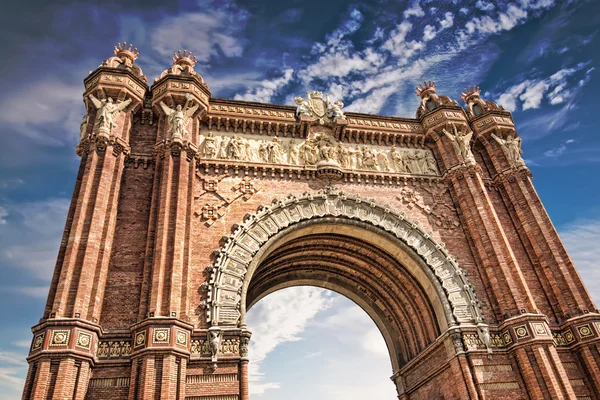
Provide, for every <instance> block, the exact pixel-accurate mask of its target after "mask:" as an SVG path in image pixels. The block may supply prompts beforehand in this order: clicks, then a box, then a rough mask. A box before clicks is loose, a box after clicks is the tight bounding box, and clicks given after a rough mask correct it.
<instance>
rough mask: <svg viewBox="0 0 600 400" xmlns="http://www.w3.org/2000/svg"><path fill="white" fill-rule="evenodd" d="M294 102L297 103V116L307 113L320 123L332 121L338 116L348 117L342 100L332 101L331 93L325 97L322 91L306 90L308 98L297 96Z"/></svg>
mask: <svg viewBox="0 0 600 400" xmlns="http://www.w3.org/2000/svg"><path fill="white" fill-rule="evenodd" d="M294 102H295V103H296V104H297V106H298V107H297V108H296V116H297V117H299V116H301V115H306V116H309V117H311V118H312V119H313V120H314V121H319V123H320V124H324V123H326V122H332V121H333V120H335V119H336V118H340V119H346V116H345V115H344V112H343V111H342V108H344V103H342V102H341V101H335V102H332V101H331V100H330V99H329V95H326V96H325V98H323V93H322V92H317V91H313V92H306V100H305V99H303V98H302V97H296V98H295V99H294Z"/></svg>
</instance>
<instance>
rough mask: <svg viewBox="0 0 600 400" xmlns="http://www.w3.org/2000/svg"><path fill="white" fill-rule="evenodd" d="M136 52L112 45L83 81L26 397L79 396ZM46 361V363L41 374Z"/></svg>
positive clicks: (133, 88)
mask: <svg viewBox="0 0 600 400" xmlns="http://www.w3.org/2000/svg"><path fill="white" fill-rule="evenodd" d="M136 58H137V50H134V49H132V48H131V47H130V48H126V47H125V46H121V45H118V47H115V57H113V58H111V59H109V60H107V61H105V62H104V63H103V64H102V65H101V66H100V67H99V68H98V69H97V70H95V71H94V72H92V73H90V75H89V76H88V77H87V78H86V79H85V80H84V84H85V88H86V90H85V93H84V102H85V104H86V111H87V113H86V115H85V117H84V119H83V121H82V124H81V131H80V139H81V141H80V143H79V145H78V146H77V154H78V155H80V156H81V164H80V167H79V173H78V177H77V182H76V184H75V189H74V193H73V200H72V202H71V206H70V209H69V214H68V217H67V224H66V227H65V233H64V235H63V240H62V243H61V248H60V251H59V256H58V261H57V265H56V268H55V271H54V276H53V279H52V284H51V288H50V294H49V296H48V302H47V305H46V311H45V312H44V315H43V318H42V320H41V323H40V324H39V325H37V326H35V327H34V328H33V333H34V339H33V344H32V347H31V351H30V356H29V361H30V363H31V362H35V363H36V370H37V372H36V374H37V375H39V376H40V377H41V378H43V379H39V380H34V382H33V384H32V387H31V388H30V390H28V393H29V394H30V398H36V399H38V398H40V399H45V398H57V399H65V398H83V396H85V392H86V389H87V383H88V378H87V376H88V374H89V366H90V364H93V362H94V354H93V353H94V346H95V345H96V344H97V341H98V337H99V335H100V331H101V330H100V328H99V327H98V326H97V325H96V323H97V322H98V321H99V319H100V313H101V307H102V300H103V296H104V288H105V285H106V276H107V273H108V266H109V258H110V255H111V249H112V240H113V235H114V230H115V225H116V217H117V207H118V200H119V193H120V185H121V176H122V173H123V168H124V162H125V157H126V155H127V154H128V152H129V131H130V128H131V120H132V115H133V114H134V113H135V112H136V110H137V109H138V108H139V107H140V105H141V104H142V101H143V96H144V94H145V92H146V90H147V86H146V84H145V81H144V79H145V77H144V76H143V74H142V73H141V70H139V68H137V67H136V66H134V65H133V61H134V60H135V59H136ZM110 60H112V61H110ZM117 60H118V61H117ZM123 60H125V61H126V62H125V61H123ZM109 61H110V62H109ZM121 61H123V64H119V65H125V64H127V65H128V68H123V67H118V66H117V63H120V62H121ZM48 359H49V360H51V361H50V369H49V372H48V373H45V374H43V377H42V375H40V374H42V370H43V369H45V368H46V367H47V362H46V360H48ZM54 360H56V361H54ZM54 370H55V371H54ZM53 371H54V372H53ZM46 380H47V381H46Z"/></svg>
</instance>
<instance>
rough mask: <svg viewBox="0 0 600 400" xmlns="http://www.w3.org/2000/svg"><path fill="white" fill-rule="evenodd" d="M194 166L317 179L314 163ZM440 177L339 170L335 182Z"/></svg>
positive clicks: (399, 182)
mask: <svg viewBox="0 0 600 400" xmlns="http://www.w3.org/2000/svg"><path fill="white" fill-rule="evenodd" d="M197 167H198V169H199V170H200V171H202V172H203V173H227V174H230V175H239V174H242V175H245V176H251V177H259V176H260V177H265V178H269V177H271V178H287V179H298V180H313V179H318V177H317V167H315V166H292V165H279V164H263V163H257V162H236V161H228V160H207V159H199V160H198V161H197ZM441 180H442V177H440V176H435V175H418V174H404V173H398V172H381V171H366V170H346V169H344V170H343V171H342V177H341V179H340V180H339V181H338V183H365V184H375V185H404V184H406V182H409V181H413V182H414V181H423V182H438V181H441Z"/></svg>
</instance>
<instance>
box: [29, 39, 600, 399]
mask: <svg viewBox="0 0 600 400" xmlns="http://www.w3.org/2000/svg"><path fill="white" fill-rule="evenodd" d="M137 56H138V55H137V51H135V50H133V49H131V48H129V49H127V48H121V46H119V47H118V48H115V56H114V57H112V58H109V59H108V60H106V61H105V62H103V63H102V65H101V66H100V67H99V68H98V69H97V70H96V71H94V72H92V73H91V74H90V75H89V76H88V77H87V78H86V79H85V81H84V83H85V94H84V96H85V98H86V99H88V101H87V102H86V104H87V106H88V109H87V112H88V114H87V116H86V118H84V121H83V122H82V127H81V142H80V144H79V145H78V147H77V153H78V154H79V155H80V156H81V165H80V169H79V173H78V176H77V180H76V182H75V188H74V192H73V199H72V203H71V207H70V209H69V213H68V217H67V224H66V228H65V233H64V236H63V240H62V243H61V247H60V251H59V255H58V259H57V264H56V269H55V273H54V277H53V280H52V283H51V288H50V293H49V296H48V302H47V305H46V307H45V310H44V313H43V315H42V318H41V320H40V322H39V324H37V325H35V326H34V327H33V339H32V345H31V351H30V355H29V357H28V361H29V364H30V368H29V373H28V375H27V379H26V383H25V389H24V393H23V399H71V398H72V399H107V398H110V399H187V400H238V399H240V400H247V399H248V361H249V360H248V341H249V340H250V335H251V334H250V332H249V331H248V330H247V328H246V325H245V312H246V309H247V308H249V307H251V306H252V304H254V302H256V301H257V300H258V299H260V298H261V297H262V296H264V295H265V294H267V293H269V292H270V291H272V290H274V289H277V288H281V287H286V286H293V285H296V284H313V285H316V286H322V287H326V288H329V289H332V290H335V291H338V292H340V293H342V294H345V295H347V296H348V297H350V298H351V299H353V300H354V301H355V302H357V303H358V304H359V305H361V307H363V308H364V309H365V310H367V312H368V313H369V315H370V316H371V317H372V318H373V320H374V321H375V322H376V324H377V325H378V327H379V328H380V330H381V331H382V334H383V335H384V337H385V340H386V343H387V345H388V348H389V349H390V358H391V361H392V366H393V370H392V371H390V375H391V376H392V380H393V381H394V383H395V385H396V387H397V391H398V398H399V399H598V398H600V393H599V391H600V370H599V365H600V364H599V363H600V340H599V337H600V315H599V314H598V310H597V309H596V306H595V305H594V304H593V302H592V300H591V298H590V296H589V294H588V293H587V291H586V289H585V288H584V286H583V283H582V282H581V279H580V278H579V275H578V273H577V271H576V269H575V267H574V265H573V263H572V261H571V259H570V258H569V256H568V254H567V252H566V250H565V248H564V246H563V244H562V242H561V241H560V238H559V237H558V234H557V232H556V230H555V229H554V227H553V225H552V222H551V221H550V219H549V217H548V215H547V213H546V211H545V209H544V207H543V205H542V203H541V200H540V199H539V197H538V196H537V193H536V191H535V189H534V186H533V184H532V177H531V174H530V172H529V170H528V168H527V167H526V166H525V164H524V162H523V161H522V159H521V157H520V154H519V151H518V140H517V138H518V136H517V133H516V129H515V127H514V125H513V121H512V117H511V115H510V113H508V112H506V111H504V110H503V109H502V108H501V107H498V106H497V105H495V104H494V103H492V102H489V101H485V100H482V99H481V98H480V97H479V89H477V88H476V87H475V88H471V89H469V91H466V92H465V93H463V95H462V99H463V101H464V102H465V104H466V108H462V107H460V106H458V105H457V103H456V102H454V101H452V100H451V99H449V98H448V97H446V96H441V95H437V94H436V91H435V84H433V83H432V82H430V83H425V84H424V85H420V86H419V88H418V89H417V92H418V94H419V96H421V98H422V103H421V106H420V107H419V110H418V111H417V118H416V119H407V118H395V117H380V116H375V115H365V114H356V113H346V114H344V113H343V111H341V110H339V109H336V108H335V104H332V103H327V102H326V101H325V100H324V97H323V96H322V94H320V93H318V92H311V93H310V94H309V95H308V97H307V98H306V99H304V100H303V103H302V104H300V105H299V107H298V109H296V107H289V106H278V105H271V104H259V103H250V102H243V101H232V100H222V99H214V98H212V97H211V94H210V91H209V89H208V86H207V85H206V84H205V83H204V81H203V79H202V78H201V76H200V75H198V74H197V73H196V72H195V71H194V64H195V60H194V59H193V58H192V57H191V56H190V55H189V54H187V53H186V52H183V53H182V54H179V56H176V57H175V59H174V65H173V66H172V67H171V68H169V69H167V70H166V71H165V72H164V73H163V74H162V75H161V77H160V78H159V79H158V80H157V81H156V82H154V84H153V85H152V86H150V87H149V86H148V85H147V83H146V77H145V76H144V75H143V73H142V72H141V70H140V69H139V68H138V67H137V66H136V65H135V63H134V61H135V59H136V58H137ZM109 98H110V99H111V100H110V102H109V101H108V100H107V99H109ZM178 106H179V107H178ZM303 107H304V108H303ZM319 110H324V111H322V112H321V111H319ZM513 141H514V142H513ZM465 143H466V144H465ZM294 146H298V148H297V149H298V152H297V153H295V151H296V150H294V148H295V147H294ZM398 151H399V153H398ZM395 152H396V153H395ZM295 154H296V155H295ZM398 154H400V155H398ZM296 157H298V158H296ZM428 157H429V158H428Z"/></svg>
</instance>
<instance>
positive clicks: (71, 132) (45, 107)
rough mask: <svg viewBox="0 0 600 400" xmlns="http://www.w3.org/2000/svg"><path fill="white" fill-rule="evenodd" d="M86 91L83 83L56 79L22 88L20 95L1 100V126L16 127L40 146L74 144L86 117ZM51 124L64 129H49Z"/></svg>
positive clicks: (82, 74)
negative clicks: (82, 118) (84, 93)
mask: <svg viewBox="0 0 600 400" xmlns="http://www.w3.org/2000/svg"><path fill="white" fill-rule="evenodd" d="M75 73H76V72H73V74H75ZM80 76H85V74H84V73H81V75H80ZM82 90H83V89H82V86H81V84H80V83H78V84H68V83H64V82H60V81H58V80H55V79H49V80H42V81H37V82H33V83H31V84H29V85H27V86H25V87H22V88H20V90H19V95H18V96H10V97H9V96H5V97H4V99H3V100H0V109H1V110H2V113H0V123H3V124H7V125H10V126H12V127H14V128H16V129H17V130H18V131H19V133H22V134H24V135H25V136H27V137H29V138H31V139H33V140H34V141H35V142H36V143H37V144H40V145H45V146H64V145H65V144H69V145H71V144H72V143H74V142H75V141H76V140H77V139H78V138H79V124H80V122H81V117H82V116H83V115H84V114H85V108H84V106H83V101H82V97H81V92H82ZM51 125H58V126H59V127H61V128H62V129H53V130H49V129H47V127H48V126H51ZM49 131H50V132H49ZM1 135H2V136H4V135H5V134H1ZM4 140H7V138H5V139H4Z"/></svg>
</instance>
